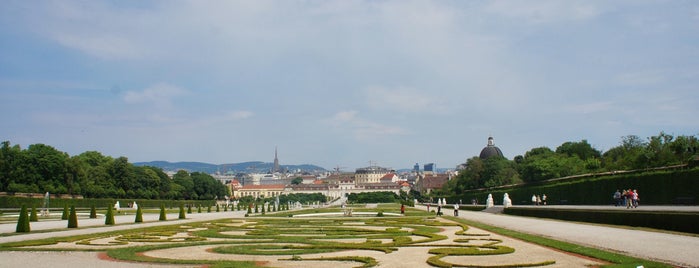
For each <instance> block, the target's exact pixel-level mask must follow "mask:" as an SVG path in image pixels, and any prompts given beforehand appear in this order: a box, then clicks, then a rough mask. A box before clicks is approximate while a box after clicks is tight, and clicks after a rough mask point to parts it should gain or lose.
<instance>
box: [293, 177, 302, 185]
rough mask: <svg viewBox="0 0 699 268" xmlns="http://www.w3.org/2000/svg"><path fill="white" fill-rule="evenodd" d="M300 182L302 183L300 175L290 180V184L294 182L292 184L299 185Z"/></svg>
mask: <svg viewBox="0 0 699 268" xmlns="http://www.w3.org/2000/svg"><path fill="white" fill-rule="evenodd" d="M301 183H303V178H301V177H296V178H294V179H293V180H291V184H294V185H299V184H301Z"/></svg>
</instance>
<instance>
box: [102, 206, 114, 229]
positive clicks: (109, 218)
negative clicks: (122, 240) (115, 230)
mask: <svg viewBox="0 0 699 268" xmlns="http://www.w3.org/2000/svg"><path fill="white" fill-rule="evenodd" d="M104 225H114V211H113V210H112V206H107V215H105V216H104Z"/></svg>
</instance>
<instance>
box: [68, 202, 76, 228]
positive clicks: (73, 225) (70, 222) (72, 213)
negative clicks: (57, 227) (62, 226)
mask: <svg viewBox="0 0 699 268" xmlns="http://www.w3.org/2000/svg"><path fill="white" fill-rule="evenodd" d="M68 228H78V213H76V212H75V206H74V205H73V206H70V215H69V216H68Z"/></svg>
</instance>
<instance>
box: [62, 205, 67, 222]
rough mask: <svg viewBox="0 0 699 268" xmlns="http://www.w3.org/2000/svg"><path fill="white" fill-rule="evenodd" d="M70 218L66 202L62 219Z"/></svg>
mask: <svg viewBox="0 0 699 268" xmlns="http://www.w3.org/2000/svg"><path fill="white" fill-rule="evenodd" d="M67 219H68V204H65V205H64V206H63V214H61V220H67Z"/></svg>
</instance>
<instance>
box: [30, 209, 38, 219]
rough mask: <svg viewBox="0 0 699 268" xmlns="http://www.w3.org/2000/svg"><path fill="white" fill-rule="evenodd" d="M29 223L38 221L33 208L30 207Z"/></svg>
mask: <svg viewBox="0 0 699 268" xmlns="http://www.w3.org/2000/svg"><path fill="white" fill-rule="evenodd" d="M29 221H39V216H38V215H37V214H36V207H35V206H32V213H31V215H29Z"/></svg>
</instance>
